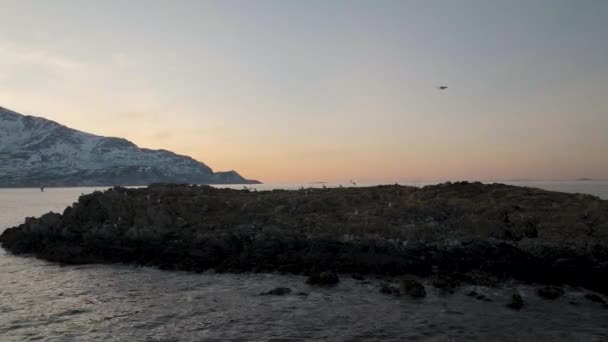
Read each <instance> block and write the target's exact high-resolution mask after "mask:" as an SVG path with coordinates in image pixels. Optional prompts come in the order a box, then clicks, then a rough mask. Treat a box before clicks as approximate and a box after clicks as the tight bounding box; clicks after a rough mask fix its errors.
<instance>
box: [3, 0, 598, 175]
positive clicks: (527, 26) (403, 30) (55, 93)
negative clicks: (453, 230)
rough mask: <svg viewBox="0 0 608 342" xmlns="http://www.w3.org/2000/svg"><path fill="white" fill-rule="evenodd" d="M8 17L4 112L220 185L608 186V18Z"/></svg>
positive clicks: (430, 13)
mask: <svg viewBox="0 0 608 342" xmlns="http://www.w3.org/2000/svg"><path fill="white" fill-rule="evenodd" d="M0 3H1V5H2V8H3V13H4V15H3V20H2V21H0V106H4V107H7V108H10V109H12V110H15V111H18V112H21V113H24V114H31V115H38V116H44V117H46V118H49V119H52V120H55V121H58V122H60V123H63V124H65V125H67V126H70V127H73V128H76V129H79V130H83V131H87V132H91V133H95V134H100V135H109V136H120V137H124V138H127V139H129V140H131V141H133V142H135V143H136V144H138V145H140V146H142V147H148V148H163V149H168V150H172V151H174V152H177V153H181V154H187V155H190V156H192V157H194V158H196V159H198V160H200V161H203V162H205V163H206V164H208V165H209V166H210V167H212V168H213V169H214V170H218V171H221V170H231V169H234V170H237V171H238V172H240V173H241V174H242V175H244V176H245V177H247V178H253V179H260V180H262V181H264V182H308V181H338V182H342V181H345V180H348V179H355V180H358V181H360V182H364V181H374V182H395V181H405V180H455V179H481V180H495V179H503V180H504V179H521V178H526V179H573V178H581V177H589V178H597V179H608V152H607V151H608V134H606V133H607V132H608V113H607V109H608V100H607V98H606V94H607V93H606V89H608V42H607V41H606V39H605V32H608V23H606V21H605V17H606V16H608V3H603V2H583V3H581V4H579V5H574V4H573V3H572V2H568V1H548V0H547V1H537V2H534V3H530V2H528V1H513V2H508V3H506V2H499V1H475V0H468V1H462V2H458V3H457V4H456V2H455V3H453V4H452V3H450V4H447V3H446V2H444V1H405V2H392V1H380V2H366V1H349V2H340V1H336V2H327V1H309V2H296V1H260V2H258V3H256V4H255V6H254V5H253V4H252V3H250V2H246V1H242V2H239V1H237V2H230V3H227V2H220V1H206V2H205V1H176V2H163V1H158V2H157V1H145V2H138V1H130V2H121V1H104V2H99V3H96V4H92V3H83V2H78V1H67V0H61V1H55V2H52V3H51V2H44V1H33V0H32V1H12V0H0ZM439 84H446V85H448V86H449V88H448V89H447V90H446V91H439V90H437V89H436V88H435V87H436V86H437V85H439Z"/></svg>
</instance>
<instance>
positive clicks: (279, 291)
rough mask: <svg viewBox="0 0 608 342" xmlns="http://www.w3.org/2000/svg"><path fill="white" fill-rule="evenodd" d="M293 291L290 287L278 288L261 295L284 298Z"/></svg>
mask: <svg viewBox="0 0 608 342" xmlns="http://www.w3.org/2000/svg"><path fill="white" fill-rule="evenodd" d="M290 293H291V289H290V288H288V287H277V288H275V289H272V290H270V291H267V292H263V293H260V294H261V295H262V296H284V295H286V294H290Z"/></svg>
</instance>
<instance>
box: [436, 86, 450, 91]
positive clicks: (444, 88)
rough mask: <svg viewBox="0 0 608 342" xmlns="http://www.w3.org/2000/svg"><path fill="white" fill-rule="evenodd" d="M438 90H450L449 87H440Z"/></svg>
mask: <svg viewBox="0 0 608 342" xmlns="http://www.w3.org/2000/svg"><path fill="white" fill-rule="evenodd" d="M437 89H439V90H446V89H448V86H439V87H437Z"/></svg>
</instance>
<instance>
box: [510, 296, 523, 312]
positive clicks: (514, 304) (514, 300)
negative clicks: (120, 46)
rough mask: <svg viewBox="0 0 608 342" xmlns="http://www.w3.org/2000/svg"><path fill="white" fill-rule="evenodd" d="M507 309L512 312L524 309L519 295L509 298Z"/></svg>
mask: <svg viewBox="0 0 608 342" xmlns="http://www.w3.org/2000/svg"><path fill="white" fill-rule="evenodd" d="M507 307H509V308H511V309H513V310H521V309H522V308H523V307H524V299H523V298H522V296H521V295H520V294H518V293H515V294H513V296H511V301H510V302H509V304H507Z"/></svg>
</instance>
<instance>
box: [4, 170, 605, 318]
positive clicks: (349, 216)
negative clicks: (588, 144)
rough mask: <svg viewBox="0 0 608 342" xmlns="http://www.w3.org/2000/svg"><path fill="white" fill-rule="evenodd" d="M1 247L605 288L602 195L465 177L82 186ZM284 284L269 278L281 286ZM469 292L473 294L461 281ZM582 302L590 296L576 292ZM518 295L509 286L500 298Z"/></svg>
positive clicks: (208, 264) (456, 282) (550, 291)
mask: <svg viewBox="0 0 608 342" xmlns="http://www.w3.org/2000/svg"><path fill="white" fill-rule="evenodd" d="M0 243H1V244H2V247H4V248H5V249H6V250H8V251H10V252H12V253H14V254H32V255H34V256H36V257H39V258H42V259H46V260H50V261H55V262H60V263H64V264H86V263H128V264H137V265H145V266H155V267H159V268H162V269H171V270H186V271H195V272H203V271H206V270H210V269H213V270H215V271H217V272H247V271H251V272H281V273H293V274H305V275H308V276H309V278H308V283H309V284H311V285H315V286H331V285H334V284H336V283H338V282H339V278H338V275H337V274H339V273H342V274H347V273H350V274H353V278H354V279H357V280H360V281H363V279H365V278H366V277H369V276H370V275H374V276H375V277H377V278H381V279H393V280H394V279H397V282H396V283H395V282H393V283H390V282H386V281H382V282H380V283H379V291H380V292H382V293H385V294H387V295H396V296H402V295H406V296H409V297H412V298H422V297H424V296H425V295H426V291H425V287H424V285H423V284H422V283H420V282H418V281H417V280H414V279H413V277H414V278H415V277H429V278H430V279H432V280H431V281H430V284H431V285H432V286H433V287H435V288H437V289H439V290H441V291H442V293H447V294H449V293H453V292H454V288H456V287H459V286H461V285H462V284H473V285H481V286H496V285H499V284H501V283H503V282H506V281H510V280H517V281H521V282H525V283H538V284H541V286H540V287H539V289H538V291H537V295H538V296H539V297H541V298H545V299H547V300H554V299H557V298H559V297H561V296H562V295H563V293H564V291H563V289H562V286H564V285H570V286H577V287H584V288H587V289H589V290H592V291H595V292H599V293H603V294H608V201H605V200H601V199H599V198H597V197H594V196H591V195H582V194H566V193H559V192H552V191H545V190H540V189H534V188H526V187H516V186H508V185H504V184H482V183H479V182H456V183H443V184H438V185H430V186H425V187H422V188H418V187H409V186H400V185H384V186H375V187H360V188H356V187H352V188H350V187H349V188H322V189H320V188H309V189H301V190H272V191H254V190H251V189H243V190H234V189H219V188H214V187H210V186H191V185H177V184H154V185H150V186H148V187H147V188H138V189H128V188H122V187H115V188H112V189H109V190H107V191H104V192H94V193H92V194H88V195H83V196H81V197H80V198H79V199H78V202H76V203H74V204H73V205H72V206H70V207H68V208H66V209H65V211H64V212H63V214H57V213H48V214H45V215H43V216H41V217H40V218H27V219H26V220H25V223H24V224H22V225H20V226H18V227H14V228H9V229H6V230H5V231H4V233H3V234H2V235H1V236H0ZM289 293H291V289H286V288H278V289H275V290H270V291H268V292H266V293H265V294H268V295H287V294H289ZM468 295H469V296H470V297H474V298H477V299H479V300H487V298H484V296H483V295H480V294H478V293H475V291H471V292H470V293H469V294H468ZM586 298H588V299H589V302H598V303H604V301H603V299H602V297H601V296H599V295H598V294H595V293H592V292H590V293H589V294H588V295H587V297H586ZM507 305H508V306H509V307H511V308H513V309H517V310H519V309H521V308H522V307H524V302H523V299H522V297H521V296H520V295H519V294H514V295H513V298H512V302H511V303H508V304H507Z"/></svg>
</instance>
